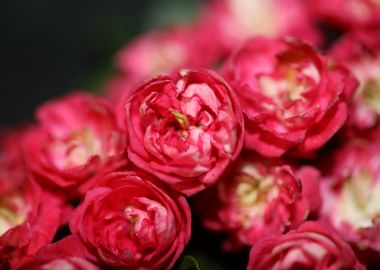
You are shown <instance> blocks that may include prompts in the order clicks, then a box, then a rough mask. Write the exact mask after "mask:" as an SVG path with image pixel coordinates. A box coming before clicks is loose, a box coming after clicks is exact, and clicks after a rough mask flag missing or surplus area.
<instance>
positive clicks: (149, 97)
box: [119, 70, 243, 195]
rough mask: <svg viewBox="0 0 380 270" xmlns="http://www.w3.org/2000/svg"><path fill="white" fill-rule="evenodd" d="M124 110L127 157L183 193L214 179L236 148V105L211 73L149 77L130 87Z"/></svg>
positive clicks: (239, 127)
mask: <svg viewBox="0 0 380 270" xmlns="http://www.w3.org/2000/svg"><path fill="white" fill-rule="evenodd" d="M123 109H125V110H122V111H120V115H119V119H120V121H121V124H122V125H123V126H124V128H125V129H126V131H127V133H128V145H127V152H128V158H129V159H130V160H131V161H132V162H133V163H134V164H135V165H136V166H138V167H140V168H141V169H143V170H145V171H148V172H150V173H152V174H154V175H156V176H157V177H158V178H159V179H160V180H162V181H164V182H167V183H169V184H170V186H171V187H173V188H174V189H176V190H178V191H181V192H183V193H184V194H186V195H192V194H194V193H196V192H198V191H200V190H202V189H203V188H205V187H207V186H209V185H211V184H213V183H214V182H215V181H217V180H218V178H219V176H220V175H221V174H222V173H223V171H224V170H225V169H226V167H227V166H228V165H229V164H230V162H231V161H232V160H234V159H235V158H236V157H237V155H238V154H239V152H240V150H241V147H242V142H243V136H242V134H243V117H242V113H241V111H240V106H239V103H238V101H237V99H236V97H235V94H234V93H233V92H232V90H231V88H230V87H229V86H228V85H227V84H226V83H225V82H224V80H223V79H222V78H221V77H219V76H218V75H217V74H215V73H213V72H212V71H207V70H182V71H181V72H180V73H178V74H175V75H174V76H159V77H156V78H153V79H151V80H149V81H147V82H145V83H143V84H141V85H138V86H137V87H136V88H135V89H134V94H133V95H132V96H131V98H129V99H127V100H126V101H125V102H124V106H123Z"/></svg>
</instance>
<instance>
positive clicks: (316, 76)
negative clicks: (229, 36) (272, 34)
mask: <svg viewBox="0 0 380 270" xmlns="http://www.w3.org/2000/svg"><path fill="white" fill-rule="evenodd" d="M222 74H223V75H224V77H225V78H226V79H227V81H228V82H229V83H230V84H231V86H232V87H233V89H235V90H236V92H237V94H238V96H239V98H240V102H241V104H242V107H243V112H244V113H245V115H246V133H245V146H246V147H247V148H249V149H253V150H256V151H257V152H259V153H260V154H261V155H264V156H269V157H276V156H281V155H282V154H284V153H286V152H287V151H289V150H293V152H294V153H298V154H307V153H310V152H312V151H314V150H317V149H319V148H320V147H321V146H323V145H324V144H325V143H326V142H327V141H328V140H329V139H330V138H331V137H332V136H333V135H334V134H335V133H336V132H337V130H339V128H340V127H341V126H342V125H343V124H344V122H345V120H346V117H347V104H346V100H347V99H348V97H350V95H351V94H352V92H353V90H354V89H355V87H356V81H355V80H354V78H353V77H352V76H351V74H350V73H349V72H348V70H347V69H345V68H344V67H343V66H338V65H336V64H334V63H332V62H328V59H327V58H326V57H324V56H323V55H321V54H319V53H318V52H317V51H316V50H315V49H314V48H313V47H311V46H310V45H307V44H305V43H303V42H301V41H299V40H295V39H291V38H287V39H268V38H263V37H257V38H253V39H251V40H249V41H248V42H247V43H246V44H245V45H244V46H243V47H241V48H240V49H239V50H237V51H236V52H235V53H233V54H232V55H231V57H230V58H229V60H228V61H227V62H226V63H225V65H224V68H223V71H222Z"/></svg>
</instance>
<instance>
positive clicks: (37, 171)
mask: <svg viewBox="0 0 380 270" xmlns="http://www.w3.org/2000/svg"><path fill="white" fill-rule="evenodd" d="M36 116H37V120H38V124H37V126H36V127H35V128H32V129H31V130H30V131H29V132H28V133H27V135H26V136H25V139H24V140H23V148H24V149H23V150H24V156H25V158H26V163H27V167H28V169H29V170H30V171H31V172H32V174H33V176H34V177H35V178H36V180H38V181H39V182H40V183H41V184H42V185H44V186H45V187H54V188H55V189H56V188H57V187H58V188H61V189H66V191H70V192H71V191H73V192H75V191H76V190H77V188H78V186H80V185H87V184H89V183H90V182H91V180H93V179H95V178H96V177H98V176H99V175H101V174H103V173H105V172H107V171H112V170H115V169H117V168H119V167H120V166H122V165H124V164H125V163H126V160H125V157H124V150H125V141H124V136H123V134H122V133H121V132H120V131H119V130H118V128H117V124H116V119H115V116H114V114H113V111H112V110H111V108H110V107H109V105H108V103H107V102H106V101H104V100H102V99H100V98H97V97H94V96H92V95H90V94H86V93H81V92H77V93H73V94H69V95H67V96H65V97H62V98H58V99H56V100H52V101H49V102H47V103H45V104H43V105H42V106H40V107H39V108H38V110H37V113H36ZM69 196H70V195H69Z"/></svg>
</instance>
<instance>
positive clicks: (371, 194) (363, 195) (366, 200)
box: [339, 172, 380, 229]
mask: <svg viewBox="0 0 380 270" xmlns="http://www.w3.org/2000/svg"><path fill="white" fill-rule="evenodd" d="M373 180H374V179H372V177H371V175H370V174H369V173H368V172H362V173H360V174H357V175H356V176H353V177H352V178H351V179H349V180H348V181H347V182H346V183H345V184H344V186H343V189H342V194H341V199H340V200H341V202H340V211H339V212H340V213H341V215H342V219H343V220H344V221H348V222H349V223H350V224H351V225H353V226H354V227H355V228H357V229H359V228H361V229H365V228H371V227H372V226H373V224H374V223H375V222H376V223H377V222H380V197H379V196H378V194H380V181H373Z"/></svg>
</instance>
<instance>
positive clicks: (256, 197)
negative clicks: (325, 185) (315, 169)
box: [197, 155, 318, 250]
mask: <svg viewBox="0 0 380 270" xmlns="http://www.w3.org/2000/svg"><path fill="white" fill-rule="evenodd" d="M301 174H302V176H303V180H304V181H305V182H311V184H312V183H313V182H312V181H314V179H313V178H312V177H314V176H313V175H312V169H311V168H305V169H304V172H302V173H301ZM308 174H309V175H308ZM310 176H311V177H310ZM308 178H309V179H308ZM311 184H310V185H311ZM317 193H318V189H317ZM197 199H198V201H197V206H198V212H199V214H200V215H201V219H202V223H203V224H204V225H205V227H207V228H209V229H211V230H214V231H222V232H227V233H228V234H229V236H230V239H229V240H230V241H227V242H225V244H224V249H227V250H231V249H232V250H233V249H236V247H237V243H236V240H235V239H237V240H238V242H240V243H243V244H246V245H253V244H255V243H256V242H257V241H258V240H259V239H261V238H263V237H266V236H269V235H272V234H280V233H284V232H286V231H287V230H288V229H291V228H295V227H297V226H298V225H299V224H300V223H301V222H303V221H304V220H305V219H306V217H307V216H308V213H309V211H310V210H311V209H314V208H315V207H314V205H312V203H313V201H312V200H311V201H308V199H307V198H303V196H302V193H301V183H300V181H299V179H297V178H296V176H295V175H294V173H293V171H292V170H291V168H290V167H289V166H287V165H282V162H280V161H279V160H265V159H262V158H259V157H258V156H257V157H254V156H251V157H248V156H245V155H243V156H242V157H241V158H240V159H239V160H238V161H237V162H236V163H235V164H234V167H233V168H232V170H231V171H230V172H229V173H228V174H227V175H225V176H224V177H223V179H222V180H220V181H219V182H218V183H217V184H216V186H214V187H212V188H210V189H208V190H206V191H205V192H204V193H201V194H200V197H199V198H197ZM317 203H318V202H317ZM205 205H207V207H204V206H205ZM316 207H318V205H316ZM231 240H233V241H235V242H232V243H231ZM233 245H235V246H233Z"/></svg>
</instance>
